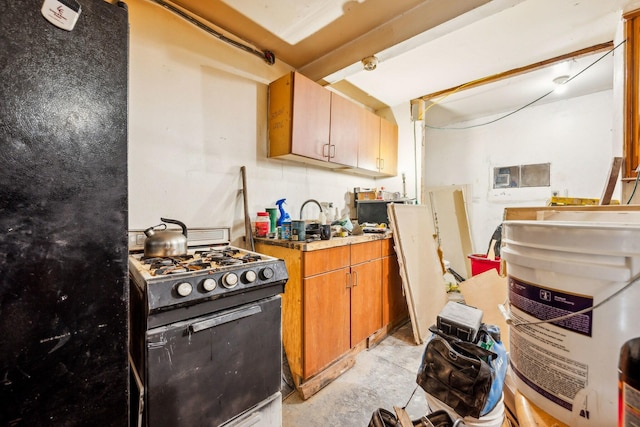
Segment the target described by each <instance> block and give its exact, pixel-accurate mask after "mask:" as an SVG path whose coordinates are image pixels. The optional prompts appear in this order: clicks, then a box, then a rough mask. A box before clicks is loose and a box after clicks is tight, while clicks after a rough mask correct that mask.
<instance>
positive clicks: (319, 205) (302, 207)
mask: <svg viewBox="0 0 640 427" xmlns="http://www.w3.org/2000/svg"><path fill="white" fill-rule="evenodd" d="M307 203H315V204H316V205H318V208H319V209H320V212H322V211H323V209H322V205H321V204H320V203H318V201H317V200H315V199H309V200H307V201H305V202H304V203H303V204H302V206H301V207H300V219H302V210H303V209H304V207H305V206H306V205H307Z"/></svg>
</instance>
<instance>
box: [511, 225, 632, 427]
mask: <svg viewBox="0 0 640 427" xmlns="http://www.w3.org/2000/svg"><path fill="white" fill-rule="evenodd" d="M502 241H503V242H504V245H505V246H503V248H502V250H501V256H502V258H503V259H504V260H506V270H507V274H508V286H509V289H508V292H509V309H510V312H511V318H512V322H513V324H512V325H511V326H510V328H509V332H510V338H509V342H510V348H509V358H510V362H511V367H512V369H513V373H514V379H515V383H516V386H517V388H518V390H519V391H520V392H521V393H522V394H523V395H524V396H526V397H527V398H528V399H529V400H531V402H532V403H534V404H535V405H537V406H539V407H540V408H541V409H542V410H544V411H545V412H547V413H548V414H550V415H551V416H553V417H555V418H557V419H558V420H559V421H562V422H564V423H565V424H568V425H570V426H572V427H579V426H593V427H609V426H611V427H615V426H617V398H618V396H617V390H618V384H617V381H618V372H617V370H618V357H619V353H620V347H621V346H622V345H623V344H624V342H625V341H627V340H628V339H630V338H633V337H636V336H639V335H640V309H639V307H638V306H639V303H640V282H632V281H633V280H634V279H635V277H634V276H636V275H638V274H639V273H640V224H638V223H633V224H624V223H614V222H588V221H570V222H569V221H567V222H560V221H506V222H505V223H503V239H502ZM630 283H631V284H630ZM591 309H592V311H589V310H591ZM582 310H585V312H582V313H579V314H574V313H576V312H578V311H582ZM567 314H569V315H572V316H571V317H569V318H567V319H565V320H562V321H559V322H554V323H553V324H552V323H546V322H545V323H539V324H527V322H540V321H545V320H549V319H553V318H557V317H559V316H563V315H567ZM518 323H521V324H518Z"/></svg>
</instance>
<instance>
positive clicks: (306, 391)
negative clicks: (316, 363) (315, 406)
mask: <svg viewBox="0 0 640 427" xmlns="http://www.w3.org/2000/svg"><path fill="white" fill-rule="evenodd" d="M359 351H360V349H356V348H354V349H353V350H352V351H350V352H349V353H347V354H346V355H345V356H344V357H342V358H341V359H339V360H337V361H336V362H334V363H333V364H332V365H331V366H329V367H327V369H325V370H323V371H322V372H320V373H319V374H318V375H316V376H314V377H312V378H309V379H308V380H307V381H305V382H303V383H302V384H300V385H298V387H297V390H298V392H299V393H300V397H302V399H303V400H307V399H308V398H310V397H311V396H313V395H314V394H316V393H317V392H319V391H320V390H322V389H323V388H324V387H325V386H326V385H328V384H330V383H331V382H332V381H333V380H335V379H336V378H338V377H339V376H340V375H342V374H344V373H345V372H347V371H348V370H349V369H351V368H352V367H353V366H354V365H355V364H356V354H357V353H358V352H359Z"/></svg>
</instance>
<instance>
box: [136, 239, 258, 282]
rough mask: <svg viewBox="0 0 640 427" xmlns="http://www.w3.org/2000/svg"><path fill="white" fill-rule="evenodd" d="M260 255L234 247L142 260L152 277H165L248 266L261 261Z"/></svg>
mask: <svg viewBox="0 0 640 427" xmlns="http://www.w3.org/2000/svg"><path fill="white" fill-rule="evenodd" d="M262 259H263V258H262V257H261V256H260V254H255V253H244V252H242V251H241V250H240V249H236V248H232V247H228V246H227V247H219V248H207V249H205V250H197V251H195V252H194V254H187V255H178V256H170V257H164V258H163V257H150V258H145V257H142V258H140V262H141V263H142V264H143V265H148V266H149V267H148V270H149V273H150V274H151V275H152V276H164V275H168V274H176V273H184V272H187V271H200V270H206V269H215V268H216V267H218V268H223V267H228V266H234V265H240V264H246V263H250V262H256V261H261V260H262Z"/></svg>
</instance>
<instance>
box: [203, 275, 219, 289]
mask: <svg viewBox="0 0 640 427" xmlns="http://www.w3.org/2000/svg"><path fill="white" fill-rule="evenodd" d="M216 285H217V283H216V281H215V280H214V279H211V278H209V279H204V280H203V281H202V289H204V290H205V291H207V292H210V291H212V290H214V289H215V288H216Z"/></svg>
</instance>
